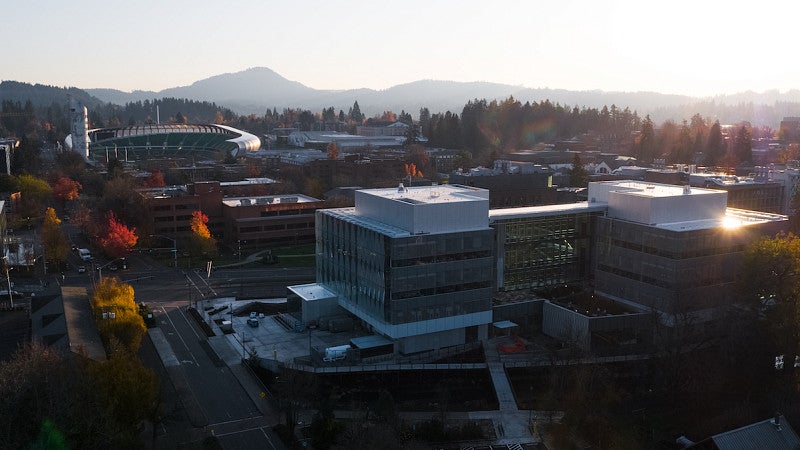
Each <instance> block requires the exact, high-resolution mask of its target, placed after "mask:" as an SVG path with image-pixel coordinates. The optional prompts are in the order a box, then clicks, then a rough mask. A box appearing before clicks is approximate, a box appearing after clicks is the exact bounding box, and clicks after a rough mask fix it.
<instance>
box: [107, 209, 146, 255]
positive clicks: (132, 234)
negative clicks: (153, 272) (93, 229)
mask: <svg viewBox="0 0 800 450" xmlns="http://www.w3.org/2000/svg"><path fill="white" fill-rule="evenodd" d="M138 240H139V237H138V236H137V235H136V228H129V227H128V226H126V225H125V224H124V223H122V222H120V221H119V220H118V219H117V216H116V215H115V214H114V213H113V212H112V213H109V214H108V227H107V231H106V234H105V236H103V237H101V238H100V245H101V246H102V247H103V251H104V252H105V253H106V254H107V255H108V256H110V257H112V258H122V257H124V256H126V255H128V254H129V253H130V252H131V249H133V247H135V246H136V242H137V241H138Z"/></svg>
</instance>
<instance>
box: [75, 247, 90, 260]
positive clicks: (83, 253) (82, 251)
mask: <svg viewBox="0 0 800 450" xmlns="http://www.w3.org/2000/svg"><path fill="white" fill-rule="evenodd" d="M78 255H79V256H80V257H81V259H82V260H84V261H91V259H92V253H91V252H90V251H89V249H88V248H79V249H78Z"/></svg>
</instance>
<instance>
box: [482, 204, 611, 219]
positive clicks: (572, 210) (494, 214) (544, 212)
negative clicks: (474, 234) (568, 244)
mask: <svg viewBox="0 0 800 450" xmlns="http://www.w3.org/2000/svg"><path fill="white" fill-rule="evenodd" d="M607 208H608V206H607V205H605V204H602V203H589V202H578V203H561V204H557V205H544V206H525V207H520V208H501V209H490V210H489V223H493V222H496V221H498V220H512V219H522V218H529V217H542V216H554V215H558V214H577V213H581V212H587V213H590V212H602V211H605V210H606V209H607Z"/></svg>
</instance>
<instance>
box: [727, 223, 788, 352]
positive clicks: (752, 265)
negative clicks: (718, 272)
mask: <svg viewBox="0 0 800 450" xmlns="http://www.w3.org/2000/svg"><path fill="white" fill-rule="evenodd" d="M737 292H738V294H739V296H740V297H739V301H740V303H741V304H742V305H744V306H746V307H748V310H749V311H750V315H749V318H750V326H752V324H754V323H755V324H756V325H759V324H760V325H762V326H764V327H765V328H766V333H767V335H768V336H769V340H770V341H771V342H770V343H769V344H768V347H769V348H770V349H771V351H772V352H771V355H772V356H773V357H774V355H779V354H784V355H788V356H787V358H789V360H790V361H793V359H794V358H793V357H794V356H796V355H800V238H798V237H797V236H795V235H793V234H779V235H777V236H775V237H765V238H762V239H760V240H758V241H756V242H754V243H753V244H751V245H750V246H749V247H748V248H747V249H746V250H745V253H744V257H743V259H742V265H741V268H740V270H739V276H738V289H737ZM751 344H752V343H751ZM751 344H748V345H751ZM762 353H763V352H762ZM769 354H770V353H768V355H769ZM787 366H790V367H791V366H793V364H787Z"/></svg>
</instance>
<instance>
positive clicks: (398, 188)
mask: <svg viewBox="0 0 800 450" xmlns="http://www.w3.org/2000/svg"><path fill="white" fill-rule="evenodd" d="M397 192H398V193H400V194H402V193H404V192H408V189H406V187H405V186H403V183H400V186H397Z"/></svg>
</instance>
